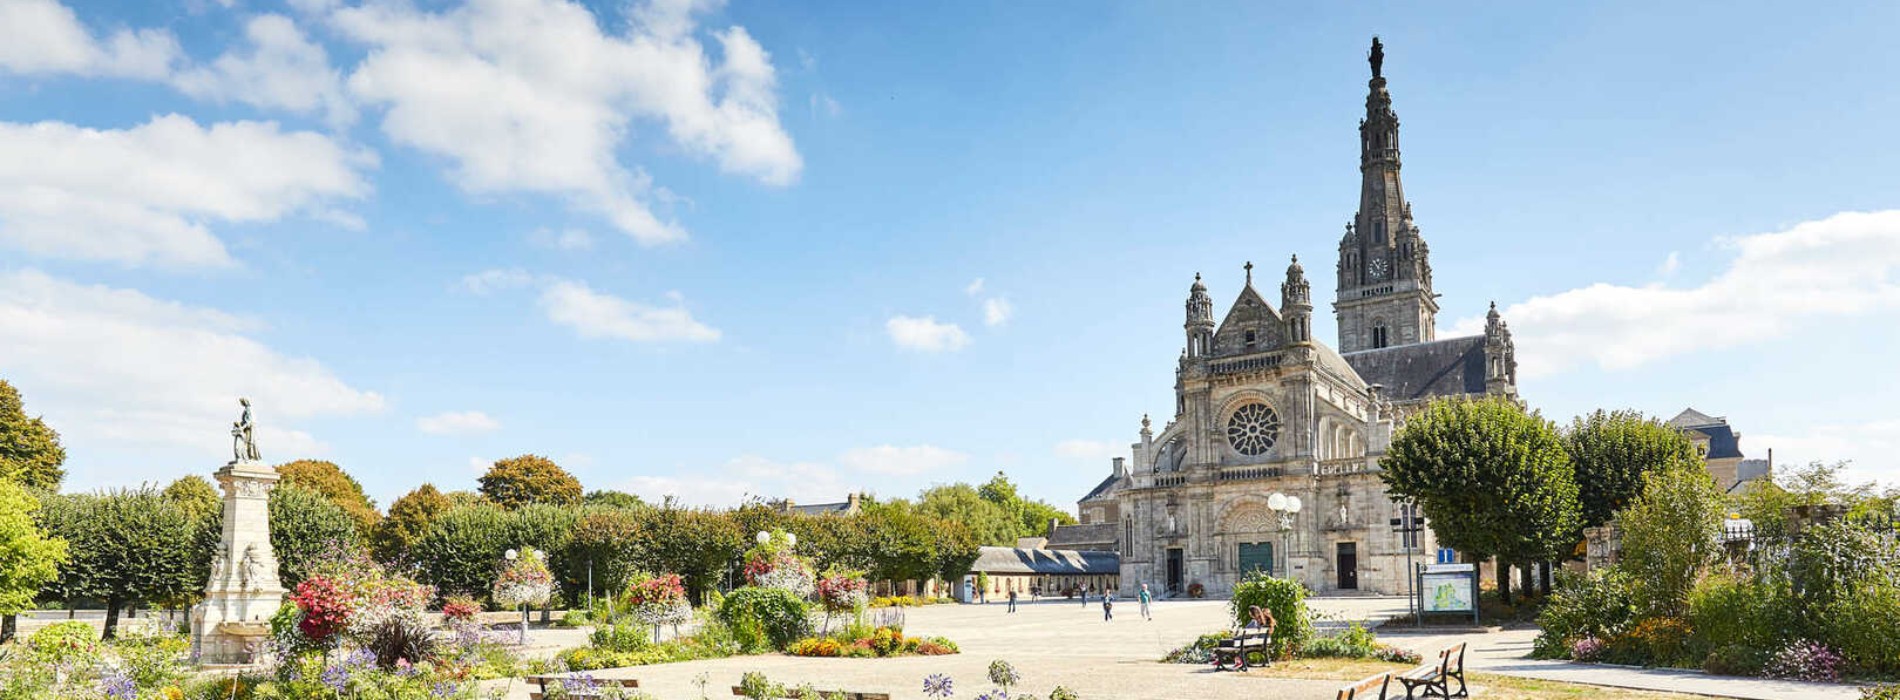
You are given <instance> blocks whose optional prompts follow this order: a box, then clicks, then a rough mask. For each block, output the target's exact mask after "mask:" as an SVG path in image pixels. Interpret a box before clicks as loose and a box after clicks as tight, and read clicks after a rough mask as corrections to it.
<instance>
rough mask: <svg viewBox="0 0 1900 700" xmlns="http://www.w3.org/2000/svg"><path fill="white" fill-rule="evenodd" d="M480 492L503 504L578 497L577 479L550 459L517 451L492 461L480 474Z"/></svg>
mask: <svg viewBox="0 0 1900 700" xmlns="http://www.w3.org/2000/svg"><path fill="white" fill-rule="evenodd" d="M481 484H482V495H483V496H487V497H488V500H490V501H494V502H495V503H497V504H500V505H501V507H503V508H519V507H521V506H525V505H528V504H530V503H545V504H548V505H573V504H576V503H579V502H580V500H581V482H580V480H579V479H575V478H574V475H572V474H569V473H567V470H566V469H562V468H561V465H558V464H555V463H554V460H551V459H548V458H546V457H542V456H540V455H521V456H519V457H510V458H508V459H504V460H500V461H498V462H495V466H494V467H492V468H490V469H489V470H488V473H486V474H483V475H482V479H481Z"/></svg>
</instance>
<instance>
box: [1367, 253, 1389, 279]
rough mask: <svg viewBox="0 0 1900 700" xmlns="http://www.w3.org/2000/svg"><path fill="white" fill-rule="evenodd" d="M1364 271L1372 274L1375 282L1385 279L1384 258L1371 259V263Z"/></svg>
mask: <svg viewBox="0 0 1900 700" xmlns="http://www.w3.org/2000/svg"><path fill="white" fill-rule="evenodd" d="M1366 271H1367V272H1370V273H1372V278H1373V279H1375V280H1382V279H1385V273H1386V263H1385V258H1373V259H1372V263H1371V264H1369V265H1367V266H1366Z"/></svg>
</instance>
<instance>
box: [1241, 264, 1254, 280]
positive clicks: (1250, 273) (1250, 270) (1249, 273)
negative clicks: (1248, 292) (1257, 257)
mask: <svg viewBox="0 0 1900 700" xmlns="http://www.w3.org/2000/svg"><path fill="white" fill-rule="evenodd" d="M1242 267H1245V268H1247V286H1250V287H1251V286H1253V261H1252V260H1248V261H1247V264H1246V265H1243V266H1242Z"/></svg>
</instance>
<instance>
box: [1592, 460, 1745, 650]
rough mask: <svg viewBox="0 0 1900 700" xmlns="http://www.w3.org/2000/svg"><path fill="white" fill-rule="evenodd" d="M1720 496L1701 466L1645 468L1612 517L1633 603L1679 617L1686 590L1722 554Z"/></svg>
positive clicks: (1622, 565)
mask: <svg viewBox="0 0 1900 700" xmlns="http://www.w3.org/2000/svg"><path fill="white" fill-rule="evenodd" d="M1723 510H1724V509H1723V500H1722V491H1721V489H1718V488H1716V486H1715V478H1714V477H1711V476H1709V473H1708V471H1707V470H1704V469H1702V468H1701V465H1700V464H1694V463H1692V464H1689V465H1677V466H1674V467H1670V468H1667V469H1660V470H1656V471H1652V472H1649V473H1648V474H1645V475H1644V476H1643V487H1642V491H1641V493H1640V494H1639V495H1638V497H1637V498H1636V499H1634V500H1633V501H1631V502H1630V505H1629V507H1628V508H1625V509H1623V510H1622V511H1621V512H1619V513H1617V515H1616V524H1617V527H1618V529H1620V530H1621V531H1622V538H1623V549H1622V552H1623V554H1622V559H1621V560H1620V561H1619V562H1618V563H1617V566H1619V567H1621V568H1622V569H1623V570H1624V571H1628V572H1630V573H1632V574H1633V576H1631V581H1632V582H1633V584H1634V586H1633V588H1634V592H1635V593H1636V599H1637V600H1636V603H1637V604H1638V605H1640V606H1642V607H1643V609H1644V610H1645V612H1646V614H1648V615H1664V616H1680V615H1681V614H1683V613H1684V612H1686V611H1687V610H1686V609H1687V605H1688V599H1689V589H1691V588H1694V587H1695V583H1696V579H1697V577H1698V576H1699V575H1700V574H1701V573H1702V571H1703V569H1704V567H1707V566H1708V565H1710V564H1713V563H1715V561H1716V558H1717V557H1719V556H1720V555H1721V553H1722V548H1721V541H1720V537H1721V534H1722V516H1723Z"/></svg>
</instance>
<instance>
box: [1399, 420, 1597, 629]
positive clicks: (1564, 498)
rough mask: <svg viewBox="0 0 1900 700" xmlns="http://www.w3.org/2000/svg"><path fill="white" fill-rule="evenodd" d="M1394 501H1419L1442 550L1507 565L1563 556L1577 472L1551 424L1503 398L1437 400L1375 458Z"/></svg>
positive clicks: (1572, 539) (1571, 541)
mask: <svg viewBox="0 0 1900 700" xmlns="http://www.w3.org/2000/svg"><path fill="white" fill-rule="evenodd" d="M1379 464H1380V466H1381V467H1383V469H1384V471H1383V472H1381V473H1380V475H1379V477H1380V478H1381V479H1383V480H1384V481H1385V483H1386V486H1387V487H1388V488H1389V490H1390V491H1391V493H1392V495H1394V496H1397V497H1400V498H1410V499H1414V500H1416V501H1417V502H1418V504H1419V507H1420V509H1421V510H1423V511H1424V513H1425V516H1426V517H1428V518H1430V519H1431V521H1432V530H1433V532H1435V533H1437V534H1438V538H1439V541H1440V542H1441V543H1443V544H1444V545H1446V546H1449V547H1452V548H1455V549H1457V550H1458V551H1460V552H1464V553H1466V554H1467V555H1472V556H1475V557H1478V558H1480V559H1482V558H1485V557H1492V556H1495V557H1497V558H1498V591H1499V593H1500V594H1502V595H1503V596H1504V599H1505V600H1506V601H1509V600H1510V598H1511V593H1510V576H1509V571H1510V569H1509V567H1510V565H1511V564H1529V563H1530V562H1534V561H1549V560H1552V559H1555V558H1557V557H1558V556H1559V555H1562V554H1567V553H1568V550H1569V549H1571V548H1573V547H1574V546H1575V544H1576V542H1577V540H1578V536H1579V533H1580V527H1579V525H1578V519H1579V506H1578V503H1577V483H1576V481H1575V478H1576V477H1575V471H1574V470H1573V469H1572V468H1571V466H1570V457H1569V455H1568V454H1567V453H1566V452H1565V451H1564V443H1563V438H1562V436H1560V435H1559V434H1558V433H1557V429H1556V427H1555V426H1553V425H1551V423H1550V421H1547V420H1544V419H1543V418H1542V417H1539V416H1537V415H1534V414H1531V413H1526V412H1525V411H1524V409H1523V408H1521V407H1519V406H1518V405H1517V404H1516V403H1514V402H1512V401H1509V400H1505V399H1502V398H1490V399H1482V400H1439V401H1434V402H1432V403H1431V404H1430V405H1428V406H1426V407H1425V409H1424V410H1423V411H1420V412H1419V413H1418V414H1416V415H1413V416H1412V417H1411V418H1409V419H1407V420H1406V422H1405V427H1404V428H1403V429H1401V430H1400V431H1399V434H1398V435H1397V436H1395V437H1394V438H1393V439H1392V445H1391V447H1389V448H1387V450H1386V455H1385V458H1384V459H1382V460H1380V462H1379Z"/></svg>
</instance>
